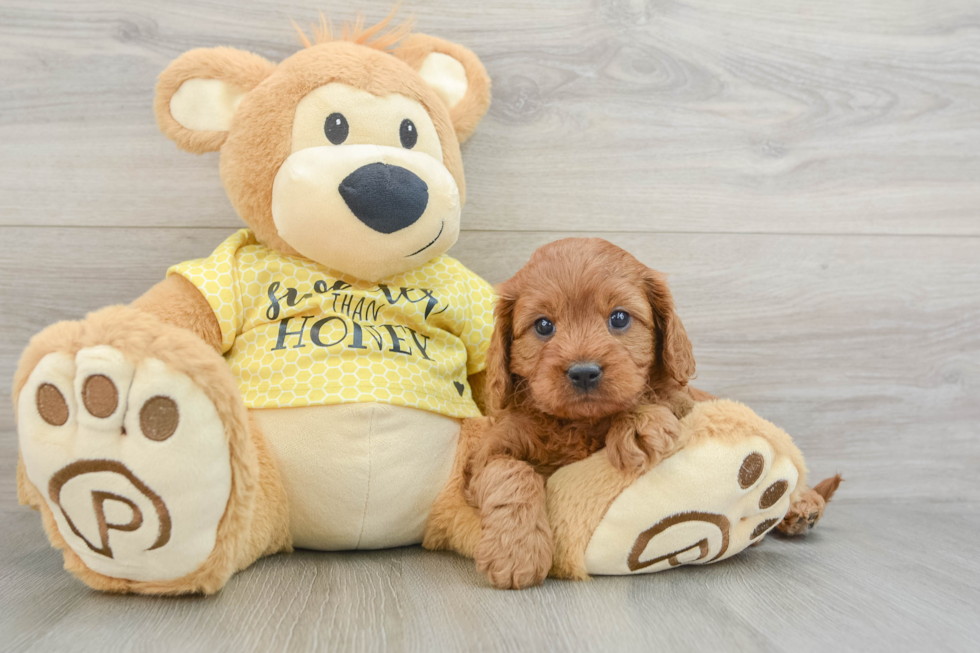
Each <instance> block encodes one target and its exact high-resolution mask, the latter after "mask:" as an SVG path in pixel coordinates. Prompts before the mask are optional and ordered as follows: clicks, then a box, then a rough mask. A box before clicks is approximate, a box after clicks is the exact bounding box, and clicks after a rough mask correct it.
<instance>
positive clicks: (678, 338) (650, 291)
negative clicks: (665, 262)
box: [643, 268, 694, 385]
mask: <svg viewBox="0 0 980 653" xmlns="http://www.w3.org/2000/svg"><path fill="white" fill-rule="evenodd" d="M643 282H644V285H645V286H646V295H647V301H649V302H650V306H651V307H652V308H653V321H654V323H655V325H656V330H657V334H656V337H657V345H656V355H657V361H659V363H660V364H659V365H657V364H656V363H655V364H654V365H653V366H652V367H651V369H650V381H651V383H653V384H655V385H656V384H659V382H661V381H663V380H664V377H665V376H667V377H670V378H672V379H674V380H675V381H677V382H678V383H680V384H681V385H686V384H687V382H688V380H689V379H691V378H692V377H693V376H694V348H693V347H691V341H690V339H688V337H687V331H685V330H684V325H683V324H682V323H681V319H680V318H679V317H677V313H675V312H674V297H673V295H671V293H670V288H668V287H667V281H666V280H665V279H664V277H663V275H662V274H660V273H659V272H657V271H656V270H651V269H649V268H647V271H646V273H645V274H644V279H643Z"/></svg>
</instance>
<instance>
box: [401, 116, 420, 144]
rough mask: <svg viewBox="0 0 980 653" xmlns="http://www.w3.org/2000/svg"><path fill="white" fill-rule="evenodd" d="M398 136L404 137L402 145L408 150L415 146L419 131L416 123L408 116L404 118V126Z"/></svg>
mask: <svg viewBox="0 0 980 653" xmlns="http://www.w3.org/2000/svg"><path fill="white" fill-rule="evenodd" d="M398 136H399V137H400V138H401V139H402V147H404V148H405V149H406V150H410V149H412V148H413V147H415V144H416V143H417V142H418V140H419V132H418V130H417V129H415V123H414V122H412V121H411V120H409V119H408V118H405V119H404V120H402V126H401V129H399V133H398Z"/></svg>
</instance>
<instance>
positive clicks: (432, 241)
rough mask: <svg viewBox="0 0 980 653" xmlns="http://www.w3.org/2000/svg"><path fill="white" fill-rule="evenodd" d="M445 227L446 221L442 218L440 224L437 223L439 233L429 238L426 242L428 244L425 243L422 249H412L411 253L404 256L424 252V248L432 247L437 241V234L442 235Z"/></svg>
mask: <svg viewBox="0 0 980 653" xmlns="http://www.w3.org/2000/svg"><path fill="white" fill-rule="evenodd" d="M445 228H446V222H445V220H444V221H443V222H442V223H441V224H440V225H439V233H437V234H436V237H435V238H433V239H432V240H430V241H429V244H428V245H426V246H425V247H423V248H422V249H420V250H417V251H414V252H412V253H411V254H409V255H408V256H406V257H405V258H410V257H412V256H415V255H416V254H421V253H422V252H424V251H425V250H427V249H429V248H430V247H432V246H433V245H435V244H436V241H437V240H439V236H441V235H442V232H443V230H444V229H445Z"/></svg>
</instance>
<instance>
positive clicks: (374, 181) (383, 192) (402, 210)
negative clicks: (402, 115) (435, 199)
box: [337, 163, 429, 234]
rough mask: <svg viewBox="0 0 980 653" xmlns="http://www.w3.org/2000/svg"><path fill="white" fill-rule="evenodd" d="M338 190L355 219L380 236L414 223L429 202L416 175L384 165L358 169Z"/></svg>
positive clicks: (427, 191)
mask: <svg viewBox="0 0 980 653" xmlns="http://www.w3.org/2000/svg"><path fill="white" fill-rule="evenodd" d="M337 190H338V191H339V192H340V196H341V197H343V198H344V201H345V202H347V206H348V208H350V210H351V212H352V213H353V214H354V215H355V216H356V217H357V219H358V220H360V221H361V222H363V223H364V224H366V225H367V226H369V227H371V228H372V229H374V230H375V231H380V232H381V233H383V234H390V233H394V232H396V231H399V230H401V229H404V228H405V227H409V226H411V225H413V224H415V222H416V221H417V220H418V219H419V218H420V217H422V214H423V213H425V207H426V206H427V205H428V203H429V187H428V186H427V185H426V184H425V182H424V181H422V179H421V178H420V177H419V176H418V175H416V174H415V173H414V172H412V171H411V170H406V169H405V168H401V167H399V166H391V165H388V164H387V163H369V164H368V165H366V166H361V167H360V168H358V169H357V170H355V171H354V172H352V173H350V174H349V175H347V177H346V178H345V179H344V180H343V181H342V182H340V187H339V188H338V189H337Z"/></svg>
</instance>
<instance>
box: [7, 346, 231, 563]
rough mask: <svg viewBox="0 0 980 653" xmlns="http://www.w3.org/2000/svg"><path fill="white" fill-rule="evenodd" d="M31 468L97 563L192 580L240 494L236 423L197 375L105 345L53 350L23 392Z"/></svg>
mask: <svg viewBox="0 0 980 653" xmlns="http://www.w3.org/2000/svg"><path fill="white" fill-rule="evenodd" d="M17 426H18V434H19V439H20V451H21V455H22V457H23V463H24V468H25V470H26V474H27V478H28V479H29V480H30V482H31V484H32V485H33V486H34V487H35V488H37V490H38V491H39V493H40V494H41V495H42V496H43V498H44V501H45V502H46V504H47V506H48V508H50V510H51V513H52V515H53V517H54V520H55V523H56V524H57V528H58V532H59V533H60V534H61V536H62V537H63V538H64V540H65V541H66V543H67V544H68V546H69V547H70V548H71V549H72V551H74V552H75V554H77V555H78V557H79V558H80V559H81V560H82V561H83V562H84V564H85V565H86V566H87V567H88V568H89V569H91V570H93V571H95V572H98V573H100V574H104V575H106V576H110V577H113V578H122V579H129V580H135V581H164V580H171V579H176V578H180V577H182V576H185V575H186V574H188V573H190V572H192V571H194V570H195V569H197V568H198V567H199V566H200V565H201V564H202V563H203V562H204V561H205V560H206V559H207V558H208V556H209V555H210V554H211V552H212V550H213V549H214V547H215V541H216V538H217V530H218V525H219V522H220V521H221V518H222V516H223V515H224V513H225V509H226V506H227V504H228V500H229V494H230V492H231V465H230V461H229V455H230V454H229V444H228V438H227V436H226V434H225V427H224V424H223V423H222V421H221V419H220V417H219V415H218V412H217V410H216V408H215V406H214V404H213V403H212V402H211V400H210V399H209V398H208V397H207V395H206V394H205V393H204V392H203V391H202V390H201V388H200V387H198V386H197V385H196V384H195V383H194V382H193V381H191V379H190V378H189V377H187V376H186V375H184V374H182V373H180V372H177V371H175V370H173V369H171V368H170V367H168V366H167V365H165V364H164V363H163V362H161V361H160V360H158V359H156V358H152V357H145V358H143V359H142V360H138V361H133V360H130V359H127V357H126V356H124V355H123V354H122V353H121V352H120V351H119V350H118V349H115V348H113V347H110V346H108V345H98V346H93V347H88V348H83V349H80V350H79V351H78V352H77V354H75V355H74V356H72V355H70V354H68V353H65V352H60V351H57V352H54V353H49V354H47V355H46V356H44V357H43V358H42V359H41V360H40V362H39V363H38V364H37V366H36V367H35V368H34V370H33V371H32V372H31V374H30V376H29V377H28V380H27V383H26V385H25V386H24V388H23V390H22V391H21V393H20V396H19V400H18V425H17Z"/></svg>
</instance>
